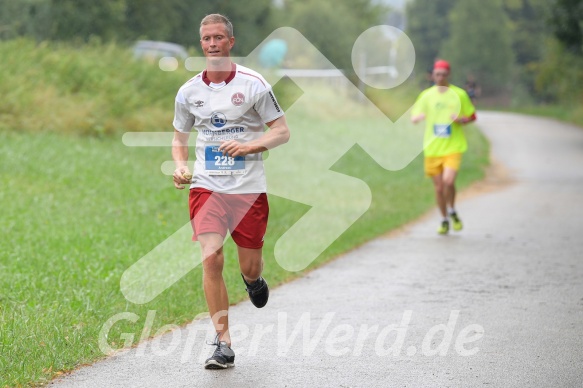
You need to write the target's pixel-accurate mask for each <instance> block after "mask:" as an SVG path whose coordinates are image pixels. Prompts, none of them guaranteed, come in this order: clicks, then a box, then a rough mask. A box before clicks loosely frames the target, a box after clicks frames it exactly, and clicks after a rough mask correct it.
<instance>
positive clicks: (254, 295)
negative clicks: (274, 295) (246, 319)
mask: <svg viewBox="0 0 583 388" xmlns="http://www.w3.org/2000/svg"><path fill="white" fill-rule="evenodd" d="M241 277H242V278H243V282H244V283H245V285H246V286H247V288H245V291H247V293H248V294H249V299H251V303H253V305H254V306H255V307H257V308H261V307H263V306H265V305H266V304H267V299H269V287H268V286H267V282H266V281H265V279H263V278H262V277H259V279H257V280H256V281H255V282H253V284H249V283H247V281H246V280H245V277H244V276H243V274H241Z"/></svg>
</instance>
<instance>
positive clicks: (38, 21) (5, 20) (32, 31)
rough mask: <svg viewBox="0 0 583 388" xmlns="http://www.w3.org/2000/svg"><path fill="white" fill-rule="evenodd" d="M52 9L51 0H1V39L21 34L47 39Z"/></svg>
mask: <svg viewBox="0 0 583 388" xmlns="http://www.w3.org/2000/svg"><path fill="white" fill-rule="evenodd" d="M50 9H51V7H50V0H20V1H14V0H0V39H13V38H16V37H19V36H31V37H34V38H36V39H38V40H42V39H47V37H48V34H49V32H50V25H51V22H50V21H51V17H50Z"/></svg>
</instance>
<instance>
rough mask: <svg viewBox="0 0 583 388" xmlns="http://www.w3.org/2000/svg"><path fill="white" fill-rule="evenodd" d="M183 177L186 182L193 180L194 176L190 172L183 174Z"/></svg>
mask: <svg viewBox="0 0 583 388" xmlns="http://www.w3.org/2000/svg"><path fill="white" fill-rule="evenodd" d="M182 176H183V177H184V179H186V180H191V179H192V174H191V173H189V172H185V173H183V174H182Z"/></svg>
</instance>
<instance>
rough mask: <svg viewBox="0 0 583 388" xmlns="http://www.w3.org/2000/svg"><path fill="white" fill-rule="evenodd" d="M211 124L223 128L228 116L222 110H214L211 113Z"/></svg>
mask: <svg viewBox="0 0 583 388" xmlns="http://www.w3.org/2000/svg"><path fill="white" fill-rule="evenodd" d="M211 124H212V125H214V126H215V127H217V128H222V127H224V126H225V124H227V116H225V115H224V114H222V113H221V112H213V114H212V115H211Z"/></svg>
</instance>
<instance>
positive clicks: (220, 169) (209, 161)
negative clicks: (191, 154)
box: [204, 145, 245, 175]
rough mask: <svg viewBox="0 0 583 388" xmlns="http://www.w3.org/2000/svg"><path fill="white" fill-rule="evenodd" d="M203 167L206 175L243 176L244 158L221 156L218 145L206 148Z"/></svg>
mask: <svg viewBox="0 0 583 388" xmlns="http://www.w3.org/2000/svg"><path fill="white" fill-rule="evenodd" d="M204 165H205V170H206V173H207V174H208V175H234V174H245V157H244V156H235V157H233V156H229V155H223V152H222V151H219V146H218V145H212V146H206V148H205V149H204Z"/></svg>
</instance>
